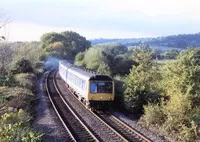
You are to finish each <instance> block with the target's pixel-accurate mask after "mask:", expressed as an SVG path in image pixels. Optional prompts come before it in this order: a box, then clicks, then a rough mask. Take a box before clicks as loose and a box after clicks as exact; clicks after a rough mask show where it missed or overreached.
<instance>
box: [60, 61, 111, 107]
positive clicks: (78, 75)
mask: <svg viewBox="0 0 200 142" xmlns="http://www.w3.org/2000/svg"><path fill="white" fill-rule="evenodd" d="M59 74H60V76H61V78H62V79H63V80H64V81H65V82H66V83H67V84H68V85H69V86H70V87H71V88H72V89H73V90H74V91H75V92H76V94H77V96H78V98H79V99H80V100H82V101H83V102H84V103H85V104H86V106H87V107H96V106H99V105H101V106H102V105H106V106H107V105H109V104H111V103H112V102H113V101H114V82H113V80H112V78H110V77H109V76H106V75H102V74H96V73H95V72H92V71H89V70H86V69H83V68H80V67H78V66H75V65H73V64H71V63H69V62H67V61H60V62H59Z"/></svg>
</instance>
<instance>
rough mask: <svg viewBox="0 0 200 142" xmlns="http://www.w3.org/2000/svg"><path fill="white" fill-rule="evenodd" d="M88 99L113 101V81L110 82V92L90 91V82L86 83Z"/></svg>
mask: <svg viewBox="0 0 200 142" xmlns="http://www.w3.org/2000/svg"><path fill="white" fill-rule="evenodd" d="M88 86H89V88H88V101H114V97H115V89H114V82H112V93H91V92H90V82H89V84H88Z"/></svg>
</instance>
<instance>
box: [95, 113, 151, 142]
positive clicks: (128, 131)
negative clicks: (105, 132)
mask: <svg viewBox="0 0 200 142" xmlns="http://www.w3.org/2000/svg"><path fill="white" fill-rule="evenodd" d="M94 113H95V114H97V115H98V116H99V117H100V118H101V119H103V120H104V121H105V122H106V123H108V124H109V125H110V126H111V127H112V128H113V129H115V130H116V131H117V132H119V133H120V134H121V135H123V136H124V137H125V138H126V139H127V140H128V141H130V142H131V141H132V142H135V141H140V142H151V140H149V139H148V138H146V137H145V136H143V135H142V134H140V133H139V132H137V131H136V130H134V129H133V128H131V127H130V126H128V125H127V124H125V123H124V122H122V121H121V120H119V119H118V118H117V117H115V116H114V115H112V114H111V113H110V112H104V111H94Z"/></svg>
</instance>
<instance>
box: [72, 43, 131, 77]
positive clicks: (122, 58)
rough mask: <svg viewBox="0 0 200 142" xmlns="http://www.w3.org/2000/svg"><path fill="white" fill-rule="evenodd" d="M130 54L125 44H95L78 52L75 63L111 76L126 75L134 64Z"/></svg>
mask: <svg viewBox="0 0 200 142" xmlns="http://www.w3.org/2000/svg"><path fill="white" fill-rule="evenodd" d="M130 54H131V52H128V48H127V47H125V46H123V45H119V44H102V45H95V46H92V47H90V48H89V49H88V50H86V51H85V52H80V53H79V54H77V56H76V57H75V64H76V65H79V66H83V67H85V68H88V69H91V70H94V71H97V72H99V73H102V74H107V75H111V76H115V75H117V74H119V75H125V74H127V73H129V70H130V68H131V66H132V64H133V60H132V59H131V58H130V56H129V55H130ZM116 63H117V64H116Z"/></svg>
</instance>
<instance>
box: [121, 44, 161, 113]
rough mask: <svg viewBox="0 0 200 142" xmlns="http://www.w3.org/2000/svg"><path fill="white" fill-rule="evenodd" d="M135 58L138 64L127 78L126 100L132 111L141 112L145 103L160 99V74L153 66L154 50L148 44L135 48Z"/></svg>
mask: <svg viewBox="0 0 200 142" xmlns="http://www.w3.org/2000/svg"><path fill="white" fill-rule="evenodd" d="M133 59H134V61H135V62H136V64H137V65H133V67H132V69H131V71H130V74H129V75H128V76H127V77H126V78H125V102H126V107H127V108H128V109H129V110H130V111H132V112H141V111H142V109H143V105H145V104H148V103H149V102H157V101H158V100H159V95H158V92H159V91H158V90H159V89H158V87H157V84H158V81H159V79H160V74H159V72H158V71H157V70H156V69H155V67H154V66H153V60H152V50H151V49H150V48H149V47H148V46H147V45H141V46H140V48H135V49H134V51H133Z"/></svg>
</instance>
